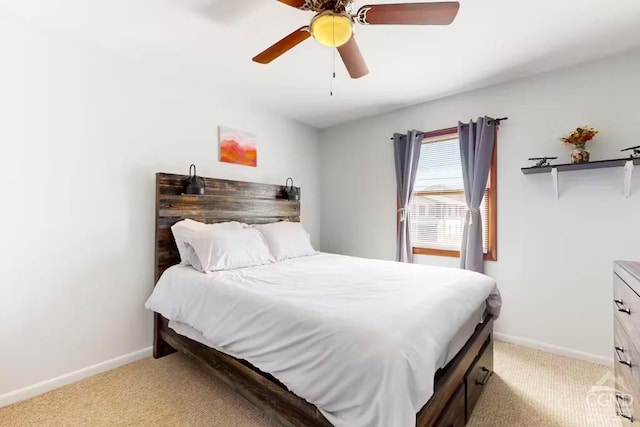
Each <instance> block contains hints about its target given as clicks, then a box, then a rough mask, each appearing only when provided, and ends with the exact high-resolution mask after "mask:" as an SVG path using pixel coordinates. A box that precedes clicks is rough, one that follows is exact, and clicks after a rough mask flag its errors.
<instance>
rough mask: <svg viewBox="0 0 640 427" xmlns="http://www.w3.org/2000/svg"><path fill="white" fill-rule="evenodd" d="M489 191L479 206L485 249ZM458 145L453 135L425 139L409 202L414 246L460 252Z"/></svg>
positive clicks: (462, 217) (464, 209)
mask: <svg viewBox="0 0 640 427" xmlns="http://www.w3.org/2000/svg"><path fill="white" fill-rule="evenodd" d="M487 198H488V191H487V192H485V197H484V200H483V202H482V205H481V206H480V212H482V229H483V230H482V232H483V236H484V251H485V253H486V252H487V248H488V235H489V233H488V224H489V221H488V219H489V215H488V210H487V209H488V206H489V204H488V202H487ZM466 212H467V205H466V202H465V194H464V184H463V180H462V164H461V161H460V146H459V142H458V138H457V136H456V135H447V136H445V137H438V138H432V139H425V143H424V144H422V150H421V151H420V161H419V163H418V172H417V176H416V183H415V187H414V195H413V200H412V203H411V234H412V236H411V237H412V242H413V246H414V247H417V248H426V249H440V250H450V251H459V250H460V246H461V243H462V232H463V230H464V222H465V219H466Z"/></svg>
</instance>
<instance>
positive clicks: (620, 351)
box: [614, 346, 631, 397]
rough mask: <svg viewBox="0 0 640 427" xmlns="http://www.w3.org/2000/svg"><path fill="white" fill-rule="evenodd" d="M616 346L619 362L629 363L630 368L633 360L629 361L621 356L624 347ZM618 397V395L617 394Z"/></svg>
mask: <svg viewBox="0 0 640 427" xmlns="http://www.w3.org/2000/svg"><path fill="white" fill-rule="evenodd" d="M614 348H615V349H616V356H618V362H619V363H622V364H623V365H627V366H628V367H629V368H631V360H628V361H627V360H624V358H623V357H622V356H620V353H624V348H622V347H618V346H615V347H614ZM616 397H618V396H617V395H616Z"/></svg>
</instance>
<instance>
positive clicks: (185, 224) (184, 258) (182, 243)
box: [171, 219, 247, 265]
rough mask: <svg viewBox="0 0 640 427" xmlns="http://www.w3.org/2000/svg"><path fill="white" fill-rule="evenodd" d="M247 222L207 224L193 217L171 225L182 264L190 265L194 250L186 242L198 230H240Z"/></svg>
mask: <svg viewBox="0 0 640 427" xmlns="http://www.w3.org/2000/svg"><path fill="white" fill-rule="evenodd" d="M246 226H247V225H246V224H242V223H241V222H220V223H217V224H205V223H203V222H198V221H194V220H192V219H183V220H182V221H178V222H176V223H175V224H173V226H171V232H172V233H173V238H174V239H175V241H176V246H177V247H178V252H179V253H180V264H182V265H190V264H191V255H192V251H189V250H187V247H186V242H187V238H188V237H189V236H190V235H192V234H193V233H195V232H196V231H198V230H208V229H232V230H238V229H241V228H244V227H246Z"/></svg>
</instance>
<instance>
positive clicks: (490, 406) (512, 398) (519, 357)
mask: <svg viewBox="0 0 640 427" xmlns="http://www.w3.org/2000/svg"><path fill="white" fill-rule="evenodd" d="M495 370H496V374H494V376H493V377H492V378H491V380H490V382H489V385H488V386H487V390H486V392H485V393H484V394H483V396H482V397H481V399H480V401H479V402H478V406H477V408H476V410H475V411H474V415H473V417H472V420H471V422H470V424H469V425H470V426H473V427H484V426H491V427H498V426H505V427H507V426H508V427H513V426H540V427H553V426H598V427H606V426H620V423H619V421H618V420H617V419H616V418H615V414H614V409H613V407H612V406H610V405H608V404H606V400H605V404H603V405H602V406H592V405H591V404H590V402H593V401H595V399H593V396H591V397H590V394H589V391H590V390H592V392H591V395H593V394H594V393H595V392H594V391H593V389H592V387H593V386H595V385H597V384H598V383H599V382H600V380H601V379H603V378H605V377H604V376H605V375H606V374H607V369H606V368H604V367H601V366H599V365H593V364H590V363H585V362H580V361H575V360H572V359H567V358H564V357H559V356H554V355H550V354H548V353H544V352H540V351H534V350H529V349H525V348H523V347H518V346H514V345H511V344H504V343H496V351H495ZM605 379H606V378H605ZM605 385H608V386H610V385H611V384H610V383H609V382H607V383H606V384H605ZM596 397H597V396H596ZM601 400H602V399H601ZM146 425H149V426H151V425H153V426H220V427H227V426H255V427H264V426H273V425H275V423H273V422H271V421H270V420H269V419H268V418H266V417H265V416H263V415H262V414H261V412H260V411H258V410H257V409H255V408H254V407H253V406H252V405H251V404H250V403H248V402H247V401H245V400H244V399H243V398H242V397H240V396H238V395H237V394H235V393H234V392H233V391H231V390H229V389H228V388H227V387H226V386H224V385H221V384H219V383H216V382H215V381H214V380H213V379H212V378H211V377H209V376H208V375H207V374H205V373H204V372H203V371H201V370H200V369H199V368H198V367H197V366H196V365H194V364H193V363H192V362H190V361H189V360H188V359H186V358H185V357H184V356H181V355H172V356H169V357H165V358H163V359H160V360H153V359H146V360H142V361H140V362H136V363H133V364H131V365H127V366H124V367H122V368H119V369H116V370H113V371H110V372H107V373H104V374H101V375H98V376H96V377H93V378H90V379H87V380H84V381H81V382H79V383H76V384H72V385H69V386H66V387H63V388H61V389H58V390H54V391H52V392H49V393H46V394H44V395H42V396H38V397H36V398H33V399H31V400H27V401H24V402H20V403H17V404H15V405H12V406H8V407H5V408H2V409H0V426H3V427H5V426H7V427H8V426H11V427H13V426H146ZM389 427H393V426H389Z"/></svg>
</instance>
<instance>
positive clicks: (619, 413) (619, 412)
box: [616, 393, 635, 422]
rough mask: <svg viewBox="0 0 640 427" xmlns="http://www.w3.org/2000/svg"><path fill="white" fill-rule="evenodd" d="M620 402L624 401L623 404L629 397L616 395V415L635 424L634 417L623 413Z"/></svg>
mask: <svg viewBox="0 0 640 427" xmlns="http://www.w3.org/2000/svg"><path fill="white" fill-rule="evenodd" d="M620 400H622V401H623V402H626V401H627V397H626V396H623V395H621V394H618V393H616V415H617V416H619V417H622V418H626V419H627V420H629V421H630V422H634V421H635V418H633V415H627V414H625V413H624V412H622V407H621V406H620ZM625 406H627V405H625Z"/></svg>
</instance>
